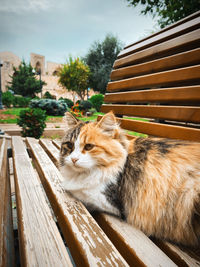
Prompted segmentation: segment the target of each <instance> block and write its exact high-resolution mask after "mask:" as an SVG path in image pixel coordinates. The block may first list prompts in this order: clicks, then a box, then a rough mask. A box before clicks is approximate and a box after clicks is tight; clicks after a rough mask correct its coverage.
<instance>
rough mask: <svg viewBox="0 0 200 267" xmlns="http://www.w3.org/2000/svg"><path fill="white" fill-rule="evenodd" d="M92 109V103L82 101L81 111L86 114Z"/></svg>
mask: <svg viewBox="0 0 200 267" xmlns="http://www.w3.org/2000/svg"><path fill="white" fill-rule="evenodd" d="M91 107H92V103H91V102H90V101H87V100H82V101H81V102H80V104H79V109H80V110H81V111H83V112H84V113H86V112H87V111H88V110H89V109H90V108H91Z"/></svg>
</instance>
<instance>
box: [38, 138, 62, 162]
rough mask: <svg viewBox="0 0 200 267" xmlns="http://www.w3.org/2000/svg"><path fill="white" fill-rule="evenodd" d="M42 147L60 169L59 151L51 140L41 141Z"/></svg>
mask: <svg viewBox="0 0 200 267" xmlns="http://www.w3.org/2000/svg"><path fill="white" fill-rule="evenodd" d="M39 143H40V145H41V146H42V147H43V148H44V150H45V151H46V153H47V154H48V156H49V157H50V159H51V160H52V161H53V162H54V164H55V165H56V166H57V167H58V159H59V150H58V148H57V147H56V146H55V145H54V144H53V143H52V141H51V140H50V139H40V140H39Z"/></svg>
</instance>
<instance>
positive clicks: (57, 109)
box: [29, 99, 67, 116]
mask: <svg viewBox="0 0 200 267" xmlns="http://www.w3.org/2000/svg"><path fill="white" fill-rule="evenodd" d="M29 106H30V108H41V109H42V110H45V111H46V114H47V115H52V116H63V115H64V113H65V112H66V111H67V105H66V104H65V103H63V102H61V101H57V100H54V99H40V100H35V99H34V100H31V102H30V105H29Z"/></svg>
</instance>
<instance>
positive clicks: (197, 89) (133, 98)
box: [104, 85, 200, 104]
mask: <svg viewBox="0 0 200 267" xmlns="http://www.w3.org/2000/svg"><path fill="white" fill-rule="evenodd" d="M104 102H105V103H111V102H112V103H126V102H129V103H130V102H133V103H174V102H176V103H187V104H189V103H193V102H194V103H197V102H200V86H199V85H195V86H186V87H174V88H162V89H151V90H139V91H132V92H120V93H110V94H109V93H107V94H106V95H105V97H104Z"/></svg>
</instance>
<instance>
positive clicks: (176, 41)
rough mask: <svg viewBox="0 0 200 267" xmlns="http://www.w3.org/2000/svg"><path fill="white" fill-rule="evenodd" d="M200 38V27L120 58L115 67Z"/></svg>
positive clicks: (188, 43)
mask: <svg viewBox="0 0 200 267" xmlns="http://www.w3.org/2000/svg"><path fill="white" fill-rule="evenodd" d="M199 39H200V29H197V30H195V31H192V32H189V33H186V34H184V35H181V36H178V37H176V38H173V39H170V40H169V41H165V42H163V43H159V44H157V45H155V46H152V47H149V48H146V49H144V50H142V51H138V52H135V53H133V54H131V55H128V56H125V57H122V58H119V59H117V60H116V61H115V63H114V65H113V68H114V69H117V68H120V67H123V66H128V65H130V64H133V63H135V62H139V61H141V60H142V59H144V58H148V57H152V56H153V57H154V58H155V56H158V55H161V54H164V53H166V52H168V51H171V50H177V49H179V48H180V47H183V46H184V47H185V46H187V45H188V46H189V45H190V44H191V43H195V42H198V41H199Z"/></svg>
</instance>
